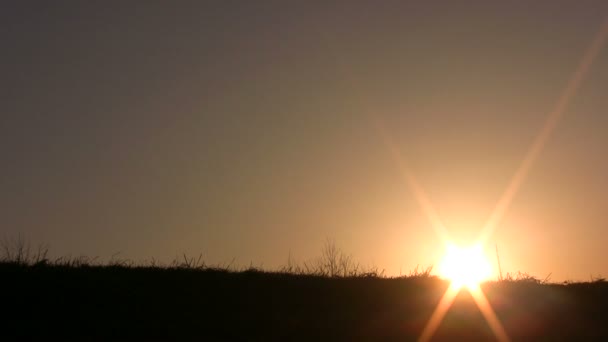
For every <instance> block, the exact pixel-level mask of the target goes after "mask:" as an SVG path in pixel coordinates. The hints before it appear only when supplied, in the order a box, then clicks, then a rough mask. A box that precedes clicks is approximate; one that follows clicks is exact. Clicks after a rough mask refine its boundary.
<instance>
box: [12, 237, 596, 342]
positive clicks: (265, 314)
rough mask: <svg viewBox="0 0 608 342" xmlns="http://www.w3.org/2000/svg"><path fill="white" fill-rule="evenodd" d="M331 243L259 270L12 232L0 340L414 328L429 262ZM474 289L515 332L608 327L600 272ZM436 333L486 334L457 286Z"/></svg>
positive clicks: (378, 334)
mask: <svg viewBox="0 0 608 342" xmlns="http://www.w3.org/2000/svg"><path fill="white" fill-rule="evenodd" d="M330 245H331V243H327V244H326V246H325V247H328V246H330ZM15 246H21V247H20V248H17V249H15ZM0 247H1V246H0ZM4 247H6V245H4ZM330 247H331V246H330ZM333 248H334V250H333V251H332V250H331V248H330V249H324V250H323V251H324V252H322V256H321V257H320V258H319V259H317V260H316V261H312V262H309V263H307V264H302V265H300V264H297V263H295V262H293V260H291V261H288V263H287V265H286V266H285V267H283V268H282V269H280V270H276V271H265V270H261V269H257V268H255V267H247V268H242V269H236V268H235V267H234V266H233V263H226V264H224V265H207V264H205V262H204V261H203V260H202V257H200V256H197V257H188V256H182V257H181V258H180V259H177V260H175V261H174V262H173V263H170V264H168V265H163V264H160V263H158V262H156V261H149V262H146V263H134V262H131V261H128V260H119V259H115V258H113V259H112V260H110V262H107V263H101V262H99V261H97V260H96V259H89V258H61V259H55V260H48V253H47V252H45V251H46V250H45V248H44V246H43V247H41V248H31V247H29V246H28V245H27V244H26V243H25V242H23V241H22V243H20V244H16V245H15V244H13V247H12V249H11V254H6V253H4V256H3V259H2V262H0V279H1V281H0V293H1V294H2V296H3V297H2V300H1V302H0V306H1V308H2V312H3V313H4V314H5V317H6V318H5V319H3V321H2V336H3V337H2V340H3V341H10V340H49V339H60V340H103V341H108V340H112V341H114V340H145V341H154V340H171V341H184V340H197V341H288V340H302V341H310V340H327V341H335V340H344V341H356V340H365V341H380V340H382V341H393V340H394V341H408V340H416V338H417V337H418V336H419V334H420V332H421V331H422V329H423V327H424V325H425V323H426V322H427V320H428V318H429V317H430V315H431V313H432V311H433V309H434V308H435V306H436V305H437V303H438V302H439V300H440V298H441V296H442V295H443V293H444V291H445V290H446V289H447V287H448V286H449V284H448V283H447V282H445V281H443V280H441V279H438V278H436V277H434V276H432V275H431V274H430V269H429V268H427V269H416V270H414V271H412V272H411V273H410V274H409V275H406V276H402V277H394V278H391V277H387V276H384V275H383V273H382V271H378V270H376V269H371V270H369V269H362V268H361V267H359V266H358V265H357V264H356V263H354V262H353V261H352V258H351V259H349V258H348V257H346V256H343V253H342V252H341V251H340V250H339V249H336V248H335V246H334V247H333ZM5 250H6V249H5ZM341 255H342V257H341ZM9 256H10V258H8V257H9ZM328 257H331V258H333V260H327V258H328ZM483 289H484V292H485V293H486V295H487V297H488V300H489V302H490V303H491V305H492V307H493V308H494V310H495V311H496V314H497V315H498V317H499V318H500V320H501V321H502V323H503V325H504V326H505V329H506V331H507V333H508V334H509V336H510V337H511V338H512V340H514V341H518V340H538V339H540V340H574V339H577V340H578V339H584V340H593V339H602V338H606V337H608V326H607V324H606V322H608V283H607V282H606V281H605V280H604V279H601V278H598V279H593V281H590V282H585V283H565V284H555V283H550V282H549V279H548V278H546V279H539V278H535V277H533V276H530V275H527V274H525V273H516V274H511V275H509V274H508V275H507V276H506V277H505V278H504V280H503V281H497V282H488V283H486V284H484V285H483ZM435 337H436V340H454V339H460V340H492V339H493V337H492V333H491V331H490V330H489V328H488V327H487V325H486V323H485V321H484V319H483V317H482V316H481V314H480V313H479V310H478V309H477V307H476V306H475V304H474V302H473V301H472V299H471V298H470V295H469V294H468V293H467V292H466V291H463V292H461V294H459V295H458V297H457V298H456V300H455V303H454V305H453V306H452V309H451V310H450V311H449V312H448V314H447V316H446V318H445V319H444V322H443V323H442V325H441V327H440V328H439V330H438V331H437V334H436V336H435Z"/></svg>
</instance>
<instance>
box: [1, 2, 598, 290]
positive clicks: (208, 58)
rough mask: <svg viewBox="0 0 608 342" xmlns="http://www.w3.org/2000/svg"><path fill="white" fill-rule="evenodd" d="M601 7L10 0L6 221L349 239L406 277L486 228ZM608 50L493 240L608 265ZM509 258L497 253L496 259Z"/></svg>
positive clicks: (162, 240) (101, 248)
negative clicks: (441, 224) (418, 192)
mask: <svg viewBox="0 0 608 342" xmlns="http://www.w3.org/2000/svg"><path fill="white" fill-rule="evenodd" d="M607 15H608V2H606V1H602V0H598V1H494V2H493V1H464V2H461V1H459V2H455V1H454V2H453V1H420V2H406V1H369V2H354V1H348V2H343V3H338V2H332V3H331V4H328V3H325V2H319V3H313V2H308V1H306V2H297V3H296V2H291V3H290V4H287V3H286V2H284V1H276V2H253V1H234V2H228V1H192V2H187V1H175V2H170V3H169V2H166V1H158V2H153V1H145V2H144V1H142V2H139V3H136V2H131V1H129V2H124V1H114V2H110V1H104V2H97V3H92V2H82V1H72V2H61V1H53V2H45V1H37V2H34V1H13V2H3V3H2V4H1V5H0V49H1V50H0V51H1V53H0V75H1V77H0V89H1V93H0V94H1V95H0V97H1V98H2V100H0V163H1V167H0V218H1V225H0V234H2V235H3V236H7V237H14V236H17V235H18V234H22V235H23V236H25V237H27V238H28V239H30V240H31V241H32V242H34V243H38V242H45V243H48V244H49V245H50V247H51V251H52V252H53V254H54V255H65V254H71V255H80V254H84V255H88V256H99V257H100V258H102V259H107V258H109V257H110V256H112V255H113V254H115V253H120V254H119V255H120V256H121V257H123V258H133V259H136V260H143V259H150V258H152V257H154V258H156V259H157V260H165V261H169V260H172V259H173V258H174V257H175V256H177V255H181V254H182V253H187V254H196V255H198V254H199V253H201V252H202V253H203V255H204V257H205V259H206V260H207V261H208V262H229V261H230V260H232V259H233V258H234V259H235V262H236V263H237V264H243V265H249V264H250V262H252V263H253V264H254V265H262V266H264V267H267V268H273V267H277V266H280V265H283V264H285V263H286V261H287V258H288V255H289V254H290V253H291V255H292V257H294V258H295V259H296V260H299V261H306V260H309V259H311V258H313V257H315V256H317V255H319V254H320V253H319V251H320V248H321V246H322V244H323V243H324V241H325V240H326V238H332V239H334V240H335V241H336V243H337V244H338V245H339V246H340V247H342V249H343V250H345V251H346V252H348V253H352V254H353V256H354V257H355V258H356V259H358V260H359V261H360V262H361V263H362V264H363V265H376V266H378V267H379V268H381V269H382V268H385V269H386V271H387V274H389V275H398V274H399V272H400V269H401V270H402V271H403V272H404V273H405V272H408V271H409V270H411V269H413V268H414V267H415V266H416V265H417V264H420V265H421V266H426V265H430V264H433V263H436V262H437V258H438V257H439V256H440V254H441V241H440V240H439V239H438V238H437V236H436V235H435V233H434V231H433V229H432V228H431V225H430V224H429V222H428V220H427V218H426V216H425V215H424V213H423V212H422V211H421V209H420V206H419V205H418V203H417V201H416V200H415V197H414V196H413V195H412V193H411V191H410V190H409V188H408V186H407V184H406V183H405V182H404V180H403V177H402V175H401V173H400V171H399V167H398V165H396V163H395V161H394V160H393V159H392V158H391V154H390V152H389V151H388V150H387V147H386V145H385V144H384V143H383V139H382V136H381V135H380V134H379V133H378V130H377V129H376V128H375V122H376V121H381V122H384V124H385V127H386V128H387V130H388V132H389V133H390V135H391V139H392V141H393V143H394V144H396V145H397V146H398V147H399V149H400V150H401V152H402V155H403V157H404V159H405V160H406V161H407V163H408V164H409V166H410V168H411V169H412V170H413V172H414V173H415V174H416V177H417V178H418V179H419V181H420V183H421V185H422V186H423V187H424V188H425V189H426V191H427V192H428V195H429V197H430V199H431V200H432V202H433V203H434V205H435V207H436V208H437V211H438V212H439V214H440V215H441V217H442V219H443V220H444V221H445V223H446V226H447V228H448V230H449V231H450V234H451V236H452V237H453V238H454V239H456V240H457V241H458V242H459V243H465V244H466V243H470V242H473V241H474V239H475V238H476V237H477V234H478V232H479V230H480V228H481V226H482V225H483V224H484V222H485V220H486V219H487V218H488V215H489V214H490V212H491V211H492V209H493V208H494V206H495V205H496V202H497V201H498V199H499V197H500V196H501V194H502V192H503V191H504V189H505V187H506V186H507V184H508V183H509V181H510V179H511V177H512V176H513V173H514V172H515V170H516V169H517V167H518V165H519V164H520V163H521V161H522V159H523V157H524V155H525V153H526V151H527V150H528V148H529V147H530V145H531V144H532V142H533V140H534V138H535V136H536V135H537V134H538V132H539V130H540V129H541V127H542V125H543V122H544V120H545V117H546V116H547V114H548V113H549V112H550V111H551V110H552V108H553V107H554V106H555V102H556V101H557V99H558V97H559V96H560V93H561V92H562V91H563V89H564V88H565V86H566V84H567V83H568V80H569V79H570V77H571V76H572V73H573V72H574V70H575V69H576V67H577V65H578V63H579V61H580V59H581V57H582V55H583V54H584V51H585V50H586V49H587V48H588V47H589V45H590V43H591V41H592V40H593V37H594V36H595V35H596V33H597V31H598V29H599V28H600V26H601V23H602V21H603V20H604V18H606V16H607ZM607 90H608V47H606V48H604V49H603V50H602V51H601V53H600V54H599V55H598V57H597V59H596V60H595V63H594V64H593V66H592V68H591V70H590V72H589V74H588V75H587V77H586V79H585V80H584V81H583V83H582V85H581V87H580V88H579V89H578V91H577V93H576V95H575V97H574V98H572V101H571V102H570V105H569V106H568V108H567V111H566V112H565V113H564V116H563V118H562V120H561V121H560V122H559V125H558V127H557V129H556V130H555V131H554V132H553V134H552V136H551V138H550V140H549V141H548V143H547V145H546V147H545V149H544V150H543V151H542V153H541V155H540V157H539V159H538V160H537V161H536V163H535V164H534V165H533V167H532V169H531V170H530V173H529V175H528V177H527V178H526V181H525V182H524V183H523V184H522V187H521V190H520V191H519V192H518V193H517V195H516V196H515V198H514V200H513V203H512V205H511V206H510V207H509V210H508V212H507V213H506V215H505V217H504V219H503V220H502V221H501V222H500V224H499V225H498V227H497V229H496V231H495V232H494V234H493V235H492V236H491V238H490V239H489V241H488V243H489V245H488V249H489V250H490V251H493V250H494V245H495V244H498V247H499V250H500V257H501V262H502V264H503V265H502V266H503V271H511V272H516V271H524V272H528V273H531V274H533V275H537V276H539V277H541V278H544V277H545V276H546V275H547V274H549V273H550V272H552V277H551V279H552V280H556V281H561V280H564V279H573V280H588V279H589V277H590V275H598V274H603V275H605V276H606V275H608V247H607V245H608V222H606V220H607V216H606V213H607V212H608V178H607V177H608V156H607V155H606V148H607V147H608V134H607V133H608V112H607V108H608V96H607V94H608V92H607ZM492 253H493V252H491V253H490V255H492V256H493V254H492Z"/></svg>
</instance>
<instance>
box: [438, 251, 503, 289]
mask: <svg viewBox="0 0 608 342" xmlns="http://www.w3.org/2000/svg"><path fill="white" fill-rule="evenodd" d="M491 275H492V268H491V266H490V263H489V262H488V259H487V258H486V256H485V255H484V253H483V248H482V246H481V245H474V246H470V247H459V246H456V245H454V244H448V246H447V248H446V253H445V255H444V257H443V260H442V261H441V264H440V265H439V276H441V277H443V278H446V279H448V280H450V282H451V283H452V286H454V287H456V288H458V289H459V288H461V287H463V286H466V287H467V288H469V289H472V288H475V287H477V286H478V285H479V283H481V282H483V281H485V280H488V279H489V278H490V276H491Z"/></svg>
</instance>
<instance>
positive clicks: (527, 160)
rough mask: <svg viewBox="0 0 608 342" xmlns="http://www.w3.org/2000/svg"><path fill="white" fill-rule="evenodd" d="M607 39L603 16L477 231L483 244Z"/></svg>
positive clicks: (502, 214)
mask: <svg viewBox="0 0 608 342" xmlns="http://www.w3.org/2000/svg"><path fill="white" fill-rule="evenodd" d="M606 39H608V18H606V20H604V22H603V23H602V26H601V27H600V30H599V32H598V33H597V35H596V36H595V38H594V39H593V41H592V42H591V45H590V46H589V48H588V49H587V51H586V52H585V54H584V55H583V58H582V59H581V61H580V63H579V65H578V67H577V69H576V71H575V72H574V74H573V75H572V77H571V79H570V81H569V82H568V84H567V85H566V88H565V89H564V91H563V92H562V93H561V95H560V97H559V99H558V101H557V102H556V104H555V106H554V108H553V110H552V111H551V112H550V113H549V115H547V118H546V119H545V123H544V125H543V126H542V128H541V130H540V132H539V133H538V135H537V136H536V138H535V139H534V141H533V143H532V145H531V146H530V149H529V150H528V152H527V153H526V155H525V157H524V159H523V161H522V162H521V164H520V165H519V167H518V168H517V170H516V171H515V174H514V175H513V177H512V178H511V181H510V182H509V184H508V186H507V187H506V189H505V191H504V193H503V194H502V196H501V197H500V199H499V200H498V202H497V204H496V207H495V208H494V210H493V211H492V213H491V214H490V216H489V218H488V221H487V222H486V224H485V225H484V226H483V228H482V231H481V234H480V242H481V243H482V244H484V243H485V242H486V241H487V240H488V239H489V238H490V236H491V235H492V233H493V232H494V230H495V229H496V226H497V225H498V224H499V222H500V220H501V219H502V218H503V216H504V215H505V213H506V211H507V209H508V208H509V205H510V204H511V202H512V201H513V198H514V197H515V195H516V194H517V192H518V191H519V188H520V187H521V185H522V184H523V182H524V180H525V179H526V176H527V175H528V173H529V171H530V168H531V167H532V165H533V164H534V162H535V161H536V159H537V158H538V156H539V155H540V153H541V152H542V150H543V148H544V147H545V145H546V143H547V141H548V140H549V138H550V136H551V133H552V132H553V131H554V130H555V127H556V126H557V124H558V123H559V120H560V118H561V117H562V116H563V114H564V112H565V110H566V108H567V107H568V104H569V103H570V101H571V100H572V98H573V97H574V95H575V94H576V91H577V90H578V88H579V87H580V85H581V83H582V81H583V80H584V78H585V76H586V75H587V73H588V72H589V69H591V66H592V64H593V61H594V60H595V58H596V57H597V55H598V54H599V52H600V50H601V49H602V47H603V46H604V44H605V43H606Z"/></svg>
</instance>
